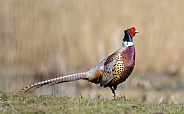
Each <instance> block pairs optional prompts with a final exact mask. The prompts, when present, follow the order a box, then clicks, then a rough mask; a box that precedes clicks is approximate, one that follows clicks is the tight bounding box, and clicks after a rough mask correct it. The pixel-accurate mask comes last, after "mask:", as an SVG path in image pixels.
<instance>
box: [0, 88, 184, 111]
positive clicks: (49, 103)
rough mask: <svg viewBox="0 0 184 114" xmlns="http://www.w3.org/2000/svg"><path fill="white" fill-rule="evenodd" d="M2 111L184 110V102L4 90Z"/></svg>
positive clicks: (0, 95)
mask: <svg viewBox="0 0 184 114" xmlns="http://www.w3.org/2000/svg"><path fill="white" fill-rule="evenodd" d="M0 112H1V113H11V114H12V113H15V114H16V113H17V114H19V113H26V114H29V113H31V114H32V113H39V114H40V113H48V114H51V113H53V114H55V113H58V114H61V113H68V114H71V113H74V114H79V113H80V114H96V113H105V114H112V113H114V114H118V113H121V114H123V113H128V114H131V113H133V114H134V113H136V114H142V113H144V114H145V113H148V114H150V113H154V114H162V113H177V114H178V113H184V105H181V104H174V103H170V104H169V103H161V104H156V103H150V102H145V103H141V102H138V101H135V100H130V99H126V100H125V99H124V98H118V99H115V100H110V99H96V100H92V99H85V98H70V97H56V96H52V95H51V96H48V95H41V96H36V95H33V94H17V95H15V94H7V93H4V92H1V93H0Z"/></svg>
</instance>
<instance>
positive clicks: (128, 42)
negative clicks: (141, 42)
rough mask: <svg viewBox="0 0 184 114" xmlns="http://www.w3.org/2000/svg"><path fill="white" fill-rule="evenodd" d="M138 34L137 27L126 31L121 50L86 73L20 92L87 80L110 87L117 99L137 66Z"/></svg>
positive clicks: (29, 87) (30, 86) (27, 87)
mask: <svg viewBox="0 0 184 114" xmlns="http://www.w3.org/2000/svg"><path fill="white" fill-rule="evenodd" d="M136 33H138V31H137V30H136V28H135V27H131V28H128V29H126V30H124V38H123V40H122V46H121V48H119V49H118V50H117V51H115V52H114V53H113V54H111V55H109V56H108V57H106V58H105V59H103V60H102V61H101V62H99V63H98V65H97V66H95V67H93V68H92V69H90V70H88V71H86V72H81V73H76V74H71V75H66V76H61V77H56V78H52V79H49V80H45V81H40V82H37V83H34V84H31V85H28V86H26V87H24V88H23V89H21V90H20V91H19V92H27V91H29V90H30V89H33V88H35V89H36V88H39V87H41V86H43V85H50V86H51V85H55V84H59V83H64V82H70V81H76V80H87V81H89V82H92V83H94V84H100V87H104V88H106V87H109V88H110V89H111V91H112V93H113V97H114V99H115V97H116V93H115V90H116V89H117V86H118V85H119V84H120V83H123V82H124V81H126V79H127V78H128V77H129V75H130V74H131V73H132V71H133V69H134V66H135V47H134V43H133V37H134V36H135V35H136Z"/></svg>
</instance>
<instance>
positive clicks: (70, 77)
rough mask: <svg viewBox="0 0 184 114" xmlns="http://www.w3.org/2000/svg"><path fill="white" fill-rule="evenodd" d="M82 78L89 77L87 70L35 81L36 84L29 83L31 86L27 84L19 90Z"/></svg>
mask: <svg viewBox="0 0 184 114" xmlns="http://www.w3.org/2000/svg"><path fill="white" fill-rule="evenodd" d="M80 79H88V78H87V72H83V73H77V74H71V75H66V76H62V77H58V78H53V79H49V80H45V81H42V82H38V83H34V84H31V85H29V86H26V87H25V88H23V89H22V90H20V91H19V92H27V91H29V90H30V89H32V88H39V87H41V86H43V85H54V84H58V83H63V82H70V81H75V80H80Z"/></svg>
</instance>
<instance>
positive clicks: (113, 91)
mask: <svg viewBox="0 0 184 114" xmlns="http://www.w3.org/2000/svg"><path fill="white" fill-rule="evenodd" d="M110 89H111V90H112V93H113V94H114V96H113V97H114V99H115V98H116V93H115V90H114V88H113V87H112V86H111V87H110Z"/></svg>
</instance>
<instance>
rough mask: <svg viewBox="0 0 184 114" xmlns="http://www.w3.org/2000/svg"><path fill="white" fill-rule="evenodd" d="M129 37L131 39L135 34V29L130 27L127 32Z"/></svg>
mask: <svg viewBox="0 0 184 114" xmlns="http://www.w3.org/2000/svg"><path fill="white" fill-rule="evenodd" d="M128 33H129V35H130V36H131V37H132V38H133V37H134V36H135V33H136V29H135V27H132V28H130V29H129V30H128Z"/></svg>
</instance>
